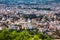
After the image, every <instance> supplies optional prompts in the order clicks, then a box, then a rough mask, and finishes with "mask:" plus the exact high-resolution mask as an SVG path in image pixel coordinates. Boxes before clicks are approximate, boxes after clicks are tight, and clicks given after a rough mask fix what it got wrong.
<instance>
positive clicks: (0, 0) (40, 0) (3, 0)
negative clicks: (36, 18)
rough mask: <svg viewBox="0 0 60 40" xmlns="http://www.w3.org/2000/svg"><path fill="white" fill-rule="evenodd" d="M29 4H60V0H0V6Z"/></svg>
mask: <svg viewBox="0 0 60 40" xmlns="http://www.w3.org/2000/svg"><path fill="white" fill-rule="evenodd" d="M30 2H36V4H51V3H53V2H54V3H60V0H0V4H19V3H26V4H30Z"/></svg>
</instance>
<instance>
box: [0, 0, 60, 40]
mask: <svg viewBox="0 0 60 40" xmlns="http://www.w3.org/2000/svg"><path fill="white" fill-rule="evenodd" d="M13 1H14V2H13ZM13 1H10V0H8V1H6V0H1V1H0V31H2V32H0V36H1V34H2V33H5V32H6V33H9V32H7V31H6V30H5V32H4V29H7V30H9V31H11V30H12V31H13V30H16V31H19V32H21V30H25V32H26V30H27V31H28V30H29V33H30V32H31V31H32V32H31V33H32V34H33V32H34V31H36V34H33V35H35V36H32V35H31V34H28V33H27V32H26V33H27V35H28V36H29V35H31V36H29V38H30V37H32V38H31V39H28V38H27V36H26V34H25V32H24V31H22V32H21V33H20V34H19V33H15V32H16V31H15V32H14V33H15V36H17V35H16V34H19V36H20V35H21V36H23V35H24V34H25V36H24V37H26V39H24V38H23V37H20V38H22V39H20V38H16V37H15V36H14V35H13V34H14V33H13V32H11V33H12V34H11V33H10V35H9V36H7V37H11V35H13V36H12V37H11V38H8V39H3V38H4V37H3V38H1V37H0V40H51V39H52V38H53V39H60V3H59V2H60V0H55V1H54V0H53V1H52V0H46V1H42V0H33V1H32V0H31V1H27V0H26V1H21V0H20V1H19V2H18V3H16V2H17V1H16V0H13ZM38 1H39V2H38ZM40 32H41V33H42V34H39V33H40ZM44 34H45V35H48V36H52V38H51V39H49V38H48V36H46V39H44V38H45V36H44ZM37 35H40V36H41V35H42V36H43V37H41V38H39V36H37ZM7 37H6V38H7ZM13 37H15V38H16V39H13ZM35 37H36V39H34V38H35ZM37 37H38V38H37Z"/></svg>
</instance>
